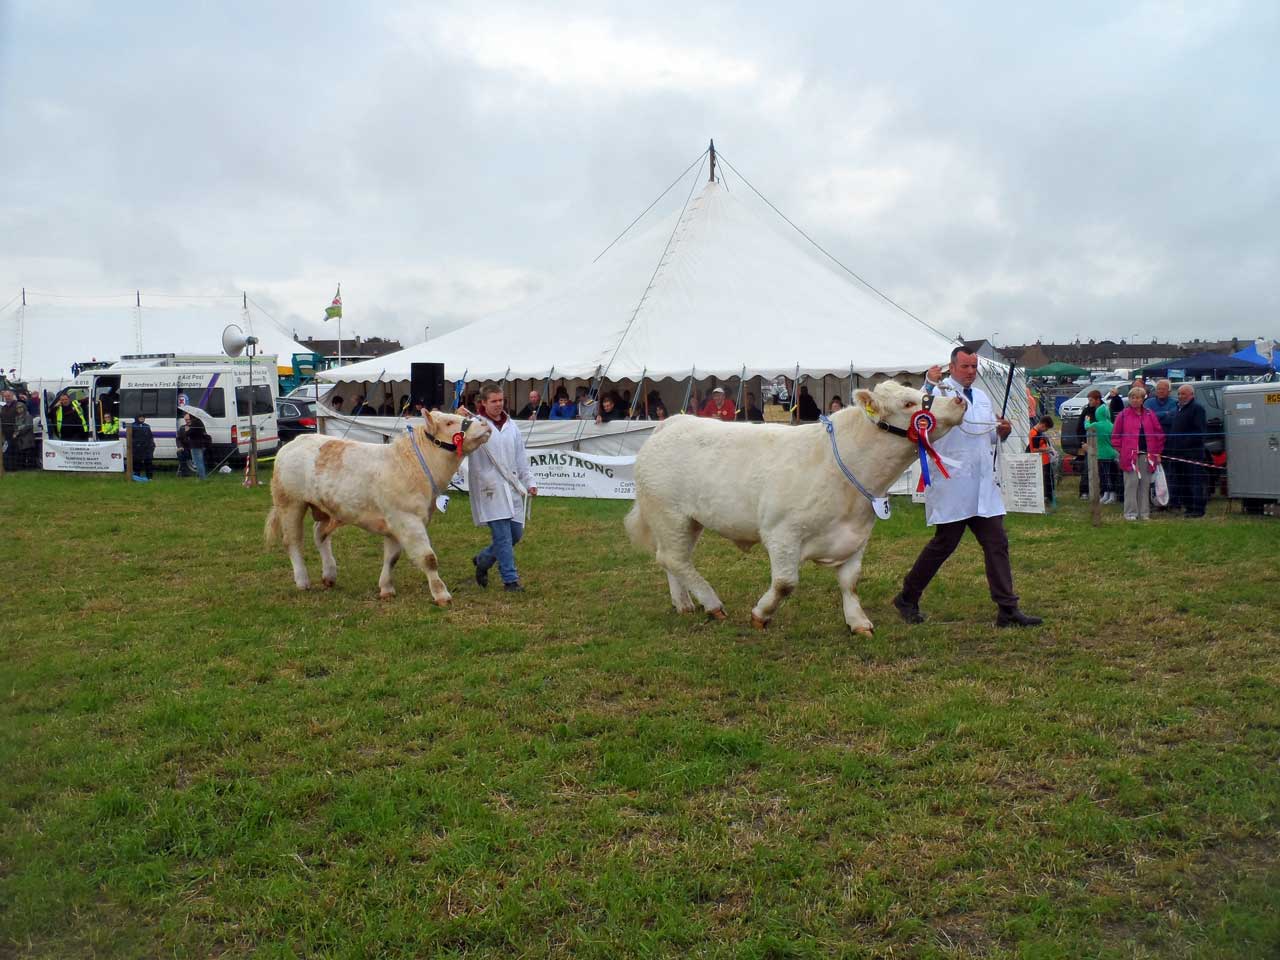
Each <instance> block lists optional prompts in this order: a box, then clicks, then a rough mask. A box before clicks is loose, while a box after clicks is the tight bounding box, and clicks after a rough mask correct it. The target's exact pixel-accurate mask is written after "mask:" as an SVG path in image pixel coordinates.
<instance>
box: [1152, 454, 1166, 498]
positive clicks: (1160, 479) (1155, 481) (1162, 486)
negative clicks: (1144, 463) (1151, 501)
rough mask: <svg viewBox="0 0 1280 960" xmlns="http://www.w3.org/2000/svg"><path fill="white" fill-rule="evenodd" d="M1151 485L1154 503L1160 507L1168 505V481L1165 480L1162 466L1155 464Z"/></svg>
mask: <svg viewBox="0 0 1280 960" xmlns="http://www.w3.org/2000/svg"><path fill="white" fill-rule="evenodd" d="M1151 485H1152V488H1153V489H1154V490H1155V492H1156V503H1157V504H1159V505H1160V506H1162V507H1167V506H1168V505H1169V481H1168V480H1167V479H1165V475H1164V464H1163V463H1157V464H1156V470H1155V473H1153V474H1152V475H1151Z"/></svg>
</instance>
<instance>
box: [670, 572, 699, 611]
mask: <svg viewBox="0 0 1280 960" xmlns="http://www.w3.org/2000/svg"><path fill="white" fill-rule="evenodd" d="M667 586H668V588H670V590H671V603H672V605H673V606H674V607H675V608H676V612H677V613H693V598H692V597H691V596H689V591H688V590H686V589H685V588H684V584H682V583H681V582H680V581H679V580H677V579H676V575H675V574H674V573H668V574H667Z"/></svg>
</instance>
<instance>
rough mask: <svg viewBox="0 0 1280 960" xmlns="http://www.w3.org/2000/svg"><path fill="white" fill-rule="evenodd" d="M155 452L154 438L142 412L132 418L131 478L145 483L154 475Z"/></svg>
mask: <svg viewBox="0 0 1280 960" xmlns="http://www.w3.org/2000/svg"><path fill="white" fill-rule="evenodd" d="M155 453H156V439H155V436H154V435H153V434H152V433H151V424H149V423H147V418H146V417H144V416H143V415H142V414H138V416H136V417H134V418H133V479H134V480H136V481H137V482H139V483H146V482H148V481H150V480H151V478H152V477H153V476H154V473H153V469H154V467H153V464H154V457H155Z"/></svg>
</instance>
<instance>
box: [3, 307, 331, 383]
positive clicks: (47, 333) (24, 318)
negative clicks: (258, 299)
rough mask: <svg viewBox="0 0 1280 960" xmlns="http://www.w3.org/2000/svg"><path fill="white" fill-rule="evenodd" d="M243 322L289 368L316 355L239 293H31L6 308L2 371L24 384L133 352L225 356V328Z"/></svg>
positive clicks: (66, 374) (263, 347)
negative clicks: (295, 358)
mask: <svg viewBox="0 0 1280 960" xmlns="http://www.w3.org/2000/svg"><path fill="white" fill-rule="evenodd" d="M229 323H235V324H238V325H239V326H240V327H241V328H244V329H245V332H246V333H249V334H251V335H253V336H256V337H258V339H259V340H260V341H261V342H260V344H259V347H258V352H259V354H261V355H263V356H266V355H269V354H274V355H275V356H276V357H277V358H278V361H277V362H278V363H279V364H281V365H282V366H286V367H287V366H289V364H290V362H291V357H292V355H293V354H295V353H308V352H309V351H308V350H307V348H306V347H303V346H302V345H300V344H298V343H296V342H294V340H293V338H292V336H290V335H289V334H288V333H287V332H285V331H284V330H283V329H281V328H280V327H279V326H278V325H277V324H276V323H275V321H273V320H272V319H271V318H270V317H268V316H267V315H266V314H265V313H263V312H262V311H261V310H260V309H257V308H255V307H254V306H253V305H252V304H250V307H249V309H248V310H247V311H246V310H245V309H244V308H243V306H242V299H241V297H239V296H230V297H217V298H212V297H205V298H200V299H186V298H182V297H160V296H156V295H147V294H142V295H140V296H139V295H138V294H133V293H130V294H126V295H124V296H118V297H96V298H90V297H53V296H50V295H48V294H36V293H32V292H30V291H27V292H26V294H25V296H18V297H15V298H14V302H13V303H12V304H10V305H9V306H7V307H5V308H4V310H3V311H0V366H3V368H4V370H5V372H8V371H9V370H10V369H13V370H14V371H15V372H16V378H17V379H23V380H32V381H55V380H60V379H63V380H65V379H69V378H70V377H71V365H72V364H73V363H83V362H84V361H86V360H117V359H119V358H120V357H121V356H122V355H125V354H139V353H197V354H220V353H221V352H222V331H223V329H224V328H225V327H226V326H227V324H229Z"/></svg>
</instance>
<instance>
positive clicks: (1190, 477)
mask: <svg viewBox="0 0 1280 960" xmlns="http://www.w3.org/2000/svg"><path fill="white" fill-rule="evenodd" d="M1177 455H1178V456H1185V455H1184V454H1181V453H1180V454H1177ZM1164 468H1165V472H1166V473H1167V474H1168V475H1169V506H1170V507H1182V508H1184V509H1185V510H1186V511H1187V513H1190V514H1196V515H1199V514H1202V513H1204V502H1205V476H1204V474H1205V470H1204V467H1202V466H1200V464H1198V463H1179V462H1177V461H1176V460H1166V461H1164Z"/></svg>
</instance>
